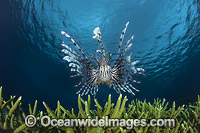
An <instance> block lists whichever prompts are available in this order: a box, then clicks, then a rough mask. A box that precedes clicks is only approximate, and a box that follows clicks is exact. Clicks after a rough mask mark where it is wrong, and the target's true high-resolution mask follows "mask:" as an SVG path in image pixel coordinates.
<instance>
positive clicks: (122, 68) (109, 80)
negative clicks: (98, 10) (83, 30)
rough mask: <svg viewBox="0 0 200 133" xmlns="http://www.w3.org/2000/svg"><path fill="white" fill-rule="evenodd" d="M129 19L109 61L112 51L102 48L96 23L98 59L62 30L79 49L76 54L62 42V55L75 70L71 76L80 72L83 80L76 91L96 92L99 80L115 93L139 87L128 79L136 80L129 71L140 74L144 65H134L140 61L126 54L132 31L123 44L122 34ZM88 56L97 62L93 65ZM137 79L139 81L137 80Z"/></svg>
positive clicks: (83, 93) (123, 33)
mask: <svg viewBox="0 0 200 133" xmlns="http://www.w3.org/2000/svg"><path fill="white" fill-rule="evenodd" d="M128 24H129V22H127V23H126V26H125V28H124V30H123V31H122V33H121V36H120V40H119V46H118V53H117V54H116V55H117V58H116V59H115V60H114V64H113V65H111V58H112V53H110V52H109V53H107V54H106V52H105V50H104V44H103V43H102V36H101V32H100V29H99V27H96V28H95V29H94V31H93V33H94V36H93V38H95V39H97V40H98V43H99V44H100V47H101V50H97V51H96V52H97V53H99V54H100V60H98V59H97V58H96V57H95V56H94V55H93V54H91V58H90V59H89V58H88V57H87V56H86V54H85V53H84V52H83V50H82V49H81V48H80V46H79V45H78V44H77V42H76V41H75V40H74V39H73V38H72V37H71V36H70V35H69V34H67V33H66V32H64V31H61V34H63V35H64V36H65V37H66V38H69V39H70V40H71V42H72V43H73V44H74V46H75V47H76V49H77V50H78V51H79V54H78V53H77V52H76V51H74V50H73V49H72V48H70V47H69V46H68V45H66V44H64V42H63V43H62V44H61V45H62V46H63V47H64V49H62V52H64V53H65V54H66V56H65V57H64V58H63V59H64V60H65V61H67V62H68V63H69V67H71V71H72V72H74V73H75V74H74V75H72V76H71V77H77V76H81V77H82V80H81V82H79V83H78V84H77V85H75V87H78V86H81V87H80V89H79V91H77V94H81V96H83V95H87V94H88V93H89V91H90V93H91V94H92V95H94V96H95V95H96V93H97V92H98V88H99V85H100V84H106V85H108V86H109V87H112V88H113V89H114V90H115V91H116V92H117V93H119V94H121V91H124V92H126V91H127V92H129V93H131V94H133V95H135V93H134V92H133V90H135V91H139V90H138V89H136V88H135V87H133V86H132V84H131V83H130V82H137V81H136V80H135V79H133V77H132V76H131V75H132V74H143V72H144V69H143V68H136V67H135V65H136V64H137V63H138V62H139V61H138V60H136V61H133V62H131V55H132V53H131V54H129V55H126V53H127V51H128V50H129V49H130V48H131V46H132V43H131V40H133V38H134V35H133V36H131V37H130V39H129V40H128V41H127V42H126V43H125V44H124V45H122V43H123V40H124V35H125V33H126V29H127V27H128ZM122 46H123V47H122ZM91 59H92V60H94V61H95V63H96V65H95V66H94V65H93V64H92V62H91ZM137 83H139V82H137Z"/></svg>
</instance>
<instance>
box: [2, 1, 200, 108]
mask: <svg viewBox="0 0 200 133" xmlns="http://www.w3.org/2000/svg"><path fill="white" fill-rule="evenodd" d="M127 21H129V22H130V24H129V27H128V29H127V33H126V36H125V40H127V39H128V38H129V37H130V36H131V35H134V36H135V37H134V41H133V47H132V49H131V51H132V52H133V59H134V60H136V59H138V60H140V64H139V65H138V66H140V67H143V68H144V69H145V70H146V71H145V73H146V75H145V76H140V77H135V78H137V79H138V80H139V81H141V84H134V86H135V87H136V88H138V89H139V90H140V92H139V93H137V92H136V96H132V95H130V94H128V93H123V95H127V96H128V99H129V102H130V101H131V100H133V99H136V98H137V99H141V100H144V99H147V101H153V99H154V98H166V99H167V100H168V101H170V102H172V101H174V100H175V101H176V103H177V104H178V105H180V104H187V103H192V102H194V101H195V100H196V99H197V95H199V94H200V1H199V0H190V1H187V0H169V1H164V0H127V1H124V0H115V1H114V0H109V1H108V0H106V1H97V0H88V1H82V0H73V1H70V0H57V1H53V0H1V2H0V85H1V86H3V95H4V96H5V98H6V99H8V98H9V97H10V95H16V96H22V98H23V100H22V101H23V105H24V106H26V107H27V105H28V103H31V104H33V102H34V101H35V100H38V102H39V106H41V107H42V101H45V102H46V103H47V104H49V105H50V107H51V108H55V107H56V103H57V100H60V102H61V104H62V105H63V106H64V107H66V108H67V109H70V108H72V107H73V108H75V109H77V95H76V91H77V90H78V88H75V87H74V85H75V84H77V83H78V82H79V81H80V79H73V78H70V69H69V67H68V66H67V64H66V62H65V61H64V60H62V58H63V54H62V52H61V49H62V47H61V45H60V44H61V43H62V41H65V42H66V43H69V45H70V46H72V44H71V43H70V41H68V40H67V39H66V38H65V37H63V36H62V35H61V34H60V32H61V31H62V30H64V31H66V32H68V33H70V35H72V36H73V38H74V39H75V40H76V41H77V42H79V44H80V46H81V48H82V49H83V50H84V51H85V52H86V53H87V54H90V53H94V52H95V51H96V49H99V48H100V47H99V44H98V43H97V42H96V40H94V39H93V38H92V36H93V29H94V28H95V27H97V26H99V27H100V29H101V32H102V37H103V41H104V45H105V49H106V50H107V51H111V52H116V51H117V48H118V43H119V37H120V34H121V31H122V29H123V28H124V26H125V24H126V22H127ZM109 94H112V99H113V102H114V101H116V99H117V97H118V96H119V95H118V94H117V93H116V92H115V91H114V90H113V89H112V88H109V87H107V86H105V85H102V86H101V88H100V89H99V92H98V93H97V96H96V98H97V99H98V101H99V102H100V103H102V104H103V103H105V102H106V101H107V98H108V95H109ZM84 98H86V97H84ZM77 110H78V109H77Z"/></svg>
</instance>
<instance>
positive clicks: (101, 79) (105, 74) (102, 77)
mask: <svg viewBox="0 0 200 133" xmlns="http://www.w3.org/2000/svg"><path fill="white" fill-rule="evenodd" d="M97 72H98V74H97V75H98V76H97V84H104V83H105V84H107V85H108V86H109V87H111V86H112V80H111V76H112V75H111V67H110V65H109V62H108V60H107V59H106V57H105V56H103V57H102V58H101V61H100V63H99V67H98V68H97Z"/></svg>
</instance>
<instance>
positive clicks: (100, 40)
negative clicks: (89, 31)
mask: <svg viewBox="0 0 200 133" xmlns="http://www.w3.org/2000/svg"><path fill="white" fill-rule="evenodd" d="M93 33H94V34H95V35H94V36H93V38H96V39H97V40H98V42H99V44H100V46H101V50H102V55H103V56H105V50H104V45H103V42H102V36H101V31H100V28H99V27H96V28H95V29H94V31H93Z"/></svg>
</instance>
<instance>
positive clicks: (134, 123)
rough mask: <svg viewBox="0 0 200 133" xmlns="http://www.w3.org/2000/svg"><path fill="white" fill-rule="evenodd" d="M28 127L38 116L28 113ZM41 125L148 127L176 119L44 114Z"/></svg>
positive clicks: (165, 124) (166, 124)
mask: <svg viewBox="0 0 200 133" xmlns="http://www.w3.org/2000/svg"><path fill="white" fill-rule="evenodd" d="M25 124H26V126H27V127H34V126H35V125H36V124H37V120H36V117H35V116H33V115H28V116H27V117H26V119H25ZM39 124H41V126H43V127H49V126H52V127H56V126H58V127H83V126H84V127H126V128H127V129H132V128H133V127H138V126H141V127H146V126H152V127H154V126H158V127H162V126H170V127H175V120H174V119H151V120H150V122H149V123H147V119H109V118H108V116H103V117H102V118H100V119H99V118H98V116H96V117H95V119H91V117H90V116H88V118H86V119H51V118H50V117H49V116H43V117H42V118H41V119H40V123H39Z"/></svg>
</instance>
